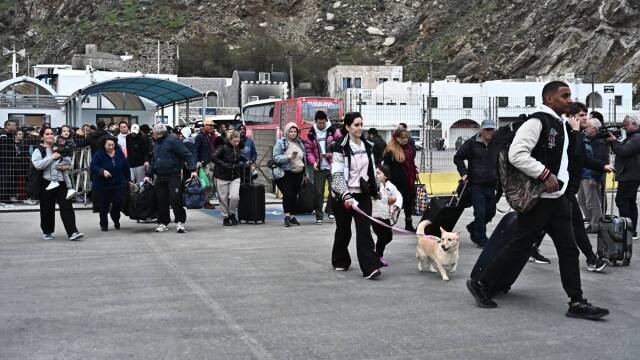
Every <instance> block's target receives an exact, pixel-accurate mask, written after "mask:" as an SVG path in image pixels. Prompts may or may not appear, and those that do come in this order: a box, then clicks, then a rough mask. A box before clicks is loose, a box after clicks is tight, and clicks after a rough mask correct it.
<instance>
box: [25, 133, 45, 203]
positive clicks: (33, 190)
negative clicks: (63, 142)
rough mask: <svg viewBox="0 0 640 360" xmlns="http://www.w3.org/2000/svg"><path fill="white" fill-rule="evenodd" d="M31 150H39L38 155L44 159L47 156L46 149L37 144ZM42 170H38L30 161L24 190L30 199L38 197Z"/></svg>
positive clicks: (40, 188)
mask: <svg viewBox="0 0 640 360" xmlns="http://www.w3.org/2000/svg"><path fill="white" fill-rule="evenodd" d="M33 151H40V155H41V156H42V158H43V159H44V158H45V157H46V156H47V150H46V149H45V148H44V147H42V146H40V145H38V146H37V147H36V148H35V149H33ZM43 172H44V170H38V169H36V167H35V166H33V162H31V167H30V168H29V176H28V177H27V185H26V189H25V190H26V192H27V197H28V198H29V199H32V200H38V199H39V198H40V191H41V190H42V173H43Z"/></svg>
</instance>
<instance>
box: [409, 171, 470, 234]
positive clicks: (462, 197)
mask: <svg viewBox="0 0 640 360" xmlns="http://www.w3.org/2000/svg"><path fill="white" fill-rule="evenodd" d="M469 199H470V194H469V187H468V186H467V182H462V181H461V182H460V183H459V184H458V188H457V189H456V191H455V192H454V193H453V195H452V196H439V197H432V198H431V200H429V208H427V211H425V212H424V214H422V218H420V221H422V220H429V221H431V224H429V226H427V227H426V228H425V229H424V233H425V234H426V235H433V236H438V237H439V236H440V227H441V226H442V228H443V229H445V230H447V231H452V230H453V228H454V227H455V226H456V223H457V222H458V219H460V215H462V212H463V211H464V209H465V207H468V206H467V204H468V203H470V200H469Z"/></svg>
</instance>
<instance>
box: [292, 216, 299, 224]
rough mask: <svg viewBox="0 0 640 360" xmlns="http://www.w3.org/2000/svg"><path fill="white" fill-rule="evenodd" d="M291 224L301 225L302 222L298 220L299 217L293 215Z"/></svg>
mask: <svg viewBox="0 0 640 360" xmlns="http://www.w3.org/2000/svg"><path fill="white" fill-rule="evenodd" d="M291 225H296V226H298V225H300V223H299V222H298V219H296V217H295V216H292V217H291Z"/></svg>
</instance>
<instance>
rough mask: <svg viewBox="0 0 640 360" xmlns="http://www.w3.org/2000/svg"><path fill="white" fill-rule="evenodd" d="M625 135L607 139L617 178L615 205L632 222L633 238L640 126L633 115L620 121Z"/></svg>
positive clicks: (639, 168)
mask: <svg viewBox="0 0 640 360" xmlns="http://www.w3.org/2000/svg"><path fill="white" fill-rule="evenodd" d="M622 126H624V130H625V131H626V132H627V137H626V138H625V139H624V140H623V141H622V142H620V141H618V140H617V139H616V137H615V136H613V135H612V134H610V135H609V138H607V141H609V144H610V145H611V149H613V152H614V154H616V161H615V168H616V180H618V192H617V193H616V206H617V207H618V213H619V214H620V216H622V217H626V218H629V219H631V221H632V222H633V239H634V240H636V239H637V238H638V232H637V230H636V229H637V226H638V204H637V203H636V197H637V196H638V187H640V126H639V125H638V119H637V118H636V117H635V116H632V115H627V116H626V117H625V118H624V120H623V121H622Z"/></svg>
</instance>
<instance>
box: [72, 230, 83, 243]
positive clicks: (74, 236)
mask: <svg viewBox="0 0 640 360" xmlns="http://www.w3.org/2000/svg"><path fill="white" fill-rule="evenodd" d="M83 237H84V234H83V233H81V232H77V231H76V232H74V233H73V234H71V236H69V240H71V241H78V240H80V239H82V238H83Z"/></svg>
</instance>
